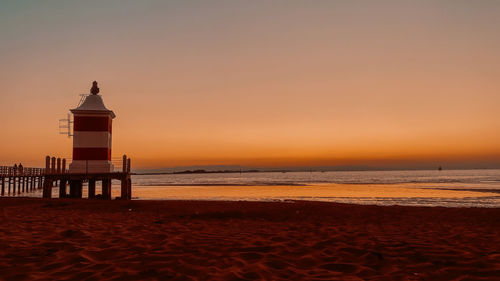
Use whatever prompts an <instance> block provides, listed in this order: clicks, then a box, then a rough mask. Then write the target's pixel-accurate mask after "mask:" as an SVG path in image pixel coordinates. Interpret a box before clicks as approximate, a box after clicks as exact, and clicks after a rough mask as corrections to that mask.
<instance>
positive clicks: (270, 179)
mask: <svg viewBox="0 0 500 281" xmlns="http://www.w3.org/2000/svg"><path fill="white" fill-rule="evenodd" d="M132 183H133V187H132V197H133V199H139V200H141V199H142V200H149V199H155V200H234V201H238V200H244V201H292V200H312V201H326V202H341V203H355V204H376V205H406V206H445V207H500V170H443V171H437V170H433V171H351V172H340V171H335V172H286V173H281V172H266V173H224V174H175V175H172V174H167V175H133V176H132ZM113 185H114V187H113V190H112V196H113V197H118V196H120V187H119V186H120V185H119V182H114V183H113ZM99 191H100V188H99V186H98V187H97V193H99ZM86 192H87V190H86V188H84V197H85V196H86ZM57 194H58V190H57V188H54V192H53V196H54V197H57ZM31 196H41V193H40V192H36V193H33V194H31Z"/></svg>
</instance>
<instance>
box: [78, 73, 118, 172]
mask: <svg viewBox="0 0 500 281" xmlns="http://www.w3.org/2000/svg"><path fill="white" fill-rule="evenodd" d="M70 111H71V113H73V120H74V121H73V160H72V163H71V164H70V165H69V172H70V173H73V174H76V173H78V174H82V173H85V174H88V173H110V172H113V170H114V167H113V164H112V163H111V133H112V130H111V128H112V121H113V118H115V113H114V112H113V111H112V110H109V109H107V108H106V106H105V105H104V102H103V100H102V96H101V95H99V87H98V86H97V82H96V81H94V82H93V83H92V88H91V89H90V94H89V95H88V96H87V97H86V98H85V101H84V102H83V103H81V105H80V106H78V107H77V108H75V109H71V110H70Z"/></svg>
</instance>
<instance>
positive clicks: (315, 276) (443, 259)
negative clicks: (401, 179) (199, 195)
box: [0, 198, 500, 280]
mask: <svg viewBox="0 0 500 281" xmlns="http://www.w3.org/2000/svg"><path fill="white" fill-rule="evenodd" d="M0 222H1V223H0V246H1V247H0V280H2V279H3V280H42V279H43V280H47V279H79V280H82V279H102V280H114V279H126V280H143V279H147V280H165V279H172V280H259V279H266V280H290V279H293V280H332V279H333V280H336V279H364V280H387V279H390V280H394V279H397V280H400V279H405V280H421V279H434V280H437V279H440V280H442V279H446V280H449V279H461V278H464V279H467V278H470V279H474V280H489V279H490V280H491V278H492V277H495V276H498V275H499V273H500V262H499V260H500V209H499V208H449V207H407V206H373V205H353V204H340V203H330V202H316V201H314V202H311V201H293V203H291V202H248V201H246V202H242V201H173V200H172V201H158V200H132V201H120V200H112V201H105V200H80V199H51V200H50V199H40V198H1V199H0ZM12 265H15V266H12Z"/></svg>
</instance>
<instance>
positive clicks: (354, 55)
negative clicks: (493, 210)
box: [0, 0, 500, 168]
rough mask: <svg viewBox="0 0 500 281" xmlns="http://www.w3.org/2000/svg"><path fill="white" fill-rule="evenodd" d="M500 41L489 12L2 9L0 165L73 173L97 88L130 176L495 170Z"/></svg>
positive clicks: (105, 4) (499, 16)
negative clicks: (82, 105) (75, 144)
mask: <svg viewBox="0 0 500 281" xmlns="http://www.w3.org/2000/svg"><path fill="white" fill-rule="evenodd" d="M499 26H500V1H481V0H479V1H465V0H453V1H451V0H450V1H436V0H433V1H370V0H367V1H292V0H287V1H238V0H231V1H201V0H200V1H190V0H183V1H127V0H121V1H112V0H108V1H50V0H48V1H25V0H15V1H14V0H13V1H6V0H0V38H1V44H0V120H2V121H1V124H2V125H1V133H0V134H1V137H0V165H1V164H3V165H10V164H12V163H14V162H23V164H24V166H40V165H42V163H43V161H44V157H45V155H51V156H56V157H57V156H59V157H67V158H71V151H72V139H71V138H68V137H66V136H63V135H59V134H58V120H59V119H61V118H64V117H65V116H66V114H67V113H68V112H69V111H68V110H69V109H71V108H75V107H76V105H77V103H78V101H79V99H80V97H79V95H80V94H86V93H89V89H90V87H91V82H92V81H93V80H97V81H98V82H99V87H100V90H101V91H100V94H102V96H103V99H104V102H105V104H106V106H107V107H108V108H110V109H112V110H114V112H115V114H116V116H117V117H116V119H115V120H114V124H113V157H117V158H119V157H120V156H121V155H123V154H127V155H129V157H131V158H132V165H133V166H134V167H135V168H158V167H175V166H189V165H242V166H246V167H297V166H300V167H313V166H325V167H327V166H328V167H334V166H356V165H361V166H363V165H364V166H370V167H388V166H390V167H394V168H398V167H405V168H412V167H436V166H438V165H448V166H450V167H458V168H478V167H497V168H498V167H500V130H499V126H498V121H499V120H500V110H499V105H500V83H499V77H500V69H499V68H500V36H499V33H498V27H499Z"/></svg>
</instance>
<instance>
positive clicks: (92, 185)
mask: <svg viewBox="0 0 500 281" xmlns="http://www.w3.org/2000/svg"><path fill="white" fill-rule="evenodd" d="M93 198H95V179H89V199H93Z"/></svg>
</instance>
